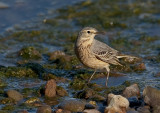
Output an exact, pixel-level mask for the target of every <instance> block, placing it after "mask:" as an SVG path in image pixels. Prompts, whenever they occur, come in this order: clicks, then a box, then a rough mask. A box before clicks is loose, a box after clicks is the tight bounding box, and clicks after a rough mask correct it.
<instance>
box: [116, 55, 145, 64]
mask: <svg viewBox="0 0 160 113" xmlns="http://www.w3.org/2000/svg"><path fill="white" fill-rule="evenodd" d="M117 58H118V59H125V60H124V61H125V62H128V63H134V62H137V61H138V62H139V61H141V60H142V59H141V58H138V57H135V56H130V55H124V54H121V55H118V56H117Z"/></svg>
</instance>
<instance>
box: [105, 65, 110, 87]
mask: <svg viewBox="0 0 160 113" xmlns="http://www.w3.org/2000/svg"><path fill="white" fill-rule="evenodd" d="M106 70H107V78H106V87H107V84H108V78H109V72H110V69H109V67H106Z"/></svg>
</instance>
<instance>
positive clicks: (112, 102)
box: [104, 94, 129, 113]
mask: <svg viewBox="0 0 160 113" xmlns="http://www.w3.org/2000/svg"><path fill="white" fill-rule="evenodd" d="M128 107H129V102H128V100H127V99H126V98H125V97H123V96H121V95H114V94H108V106H107V107H106V108H105V112H104V113H115V112H117V113H126V109H127V108H128Z"/></svg>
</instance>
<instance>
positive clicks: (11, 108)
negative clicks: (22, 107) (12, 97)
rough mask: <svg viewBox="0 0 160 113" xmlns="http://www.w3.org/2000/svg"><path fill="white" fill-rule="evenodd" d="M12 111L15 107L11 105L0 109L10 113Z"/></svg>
mask: <svg viewBox="0 0 160 113" xmlns="http://www.w3.org/2000/svg"><path fill="white" fill-rule="evenodd" d="M14 109H15V107H14V106H13V105H6V106H4V107H2V110H9V111H12V110H14Z"/></svg>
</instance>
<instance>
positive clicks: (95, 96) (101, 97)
mask: <svg viewBox="0 0 160 113" xmlns="http://www.w3.org/2000/svg"><path fill="white" fill-rule="evenodd" d="M91 99H93V100H95V101H105V100H106V98H105V97H103V96H101V95H98V94H95V95H94V96H92V98H91Z"/></svg>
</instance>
